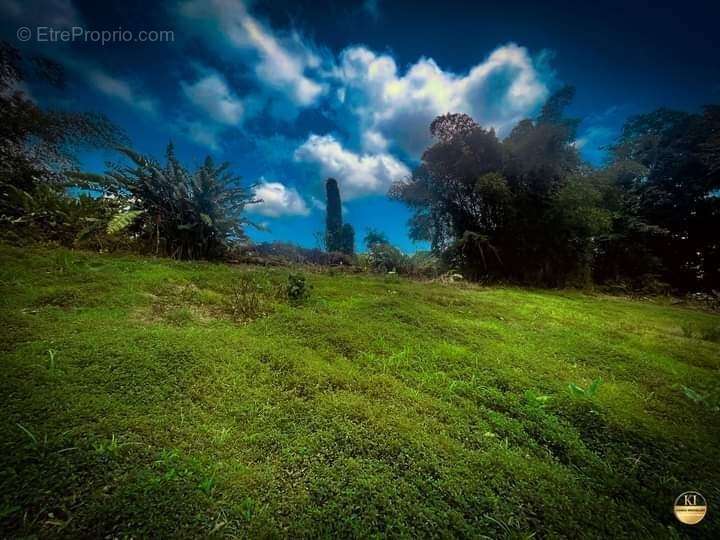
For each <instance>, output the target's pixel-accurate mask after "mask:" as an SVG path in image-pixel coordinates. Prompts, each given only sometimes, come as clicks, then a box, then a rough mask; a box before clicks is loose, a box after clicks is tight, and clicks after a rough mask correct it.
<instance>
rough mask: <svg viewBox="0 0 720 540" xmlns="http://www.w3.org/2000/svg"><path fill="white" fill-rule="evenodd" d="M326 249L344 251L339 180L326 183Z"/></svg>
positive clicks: (329, 179)
mask: <svg viewBox="0 0 720 540" xmlns="http://www.w3.org/2000/svg"><path fill="white" fill-rule="evenodd" d="M325 193H326V198H327V200H326V214H325V249H327V250H328V251H343V222H342V202H341V200H340V190H339V188H338V184H337V180H335V179H334V178H328V179H327V181H326V182H325Z"/></svg>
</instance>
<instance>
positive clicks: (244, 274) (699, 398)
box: [0, 246, 720, 538]
mask: <svg viewBox="0 0 720 540" xmlns="http://www.w3.org/2000/svg"><path fill="white" fill-rule="evenodd" d="M289 272H290V270H288V269H283V268H273V269H264V268H253V267H244V266H227V265H223V264H210V263H179V262H173V261H170V260H153V259H143V258H139V257H133V256H114V255H93V254H88V253H81V252H72V251H68V250H61V249H50V248H30V249H16V248H12V247H7V246H0V288H1V291H2V292H1V295H0V325H1V329H0V362H1V365H2V377H1V378H0V400H1V401H0V402H1V403H2V405H1V407H2V415H0V449H1V450H0V453H1V457H0V531H2V533H3V534H2V536H7V535H21V534H39V535H41V536H68V537H77V536H92V537H101V536H102V537H104V536H106V535H113V536H115V535H117V536H122V535H133V536H135V537H144V536H149V535H151V536H155V537H167V536H173V537H177V536H207V535H217V536H225V535H230V536H244V537H247V536H249V537H257V536H261V537H267V536H270V537H273V536H290V537H303V536H313V537H317V536H333V537H338V536H340V537H348V536H350V537H352V536H355V537H367V536H370V535H381V536H385V535H389V536H392V537H417V536H424V537H427V536H456V537H479V536H481V535H487V536H489V537H513V538H515V537H517V538H523V537H529V536H531V535H532V534H533V533H535V534H536V537H538V538H546V537H557V536H568V537H576V538H577V537H605V538H609V537H623V536H626V537H636V538H637V537H645V538H650V537H656V538H662V537H669V538H671V537H677V535H678V534H679V535H681V536H684V535H686V534H689V529H688V528H687V527H684V526H681V525H680V524H679V523H678V522H677V521H676V520H675V518H674V517H673V515H672V512H671V506H672V502H673V500H674V498H675V497H676V496H677V495H679V494H680V493H681V492H683V491H686V490H688V489H695V490H698V491H700V492H701V493H703V494H704V495H705V497H706V499H707V500H708V501H717V500H720V465H718V464H719V463H720V449H718V441H720V412H718V404H719V403H720V343H719V342H718V340H719V339H720V336H719V334H720V316H717V315H713V314H709V313H704V312H700V311H695V310H690V309H687V308H682V307H673V306H670V305H669V304H668V303H667V302H665V303H664V302H661V301H652V302H651V301H645V302H638V301H630V300H626V299H621V298H617V297H608V296H602V295H590V294H583V293H580V292H568V291H541V290H527V289H519V288H500V287H497V288H496V287H491V288H485V287H479V286H471V285H457V284H456V285H451V284H441V283H421V282H414V281H409V280H405V279H399V278H397V277H373V276H367V275H352V274H344V273H329V272H323V273H320V272H315V271H311V270H308V269H304V270H303V273H304V274H305V276H306V278H307V282H308V284H309V285H310V286H311V287H312V288H311V290H310V294H309V296H308V298H307V299H306V300H304V301H300V302H288V301H287V300H286V299H284V297H283V295H282V290H283V289H282V286H283V284H285V283H287V280H288V274H289ZM597 379H602V382H601V383H600V385H599V387H598V390H597V393H596V394H595V395H583V393H582V392H581V391H579V390H577V391H575V393H572V392H571V391H570V390H569V388H568V385H569V384H571V383H573V384H575V385H577V386H578V387H579V388H580V389H586V388H588V387H589V385H590V384H591V383H592V381H594V380H597ZM711 505H712V502H711ZM716 513H717V509H713V508H711V512H710V515H709V517H708V518H706V520H705V521H704V522H703V523H702V524H701V525H699V526H698V527H696V528H694V529H693V530H692V531H691V532H692V534H693V535H694V536H701V537H707V538H710V537H715V538H717V537H718V536H720V521H718V517H717V516H716V515H713V514H716Z"/></svg>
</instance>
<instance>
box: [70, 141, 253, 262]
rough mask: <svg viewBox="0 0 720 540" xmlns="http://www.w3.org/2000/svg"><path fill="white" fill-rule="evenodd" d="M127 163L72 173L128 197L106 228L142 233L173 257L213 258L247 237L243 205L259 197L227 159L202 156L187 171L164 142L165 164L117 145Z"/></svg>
mask: <svg viewBox="0 0 720 540" xmlns="http://www.w3.org/2000/svg"><path fill="white" fill-rule="evenodd" d="M121 152H122V153H123V154H124V155H125V156H126V157H127V158H129V160H130V165H122V166H116V167H114V168H113V169H112V170H110V171H109V172H108V173H106V174H105V175H96V174H89V173H77V174H75V175H73V177H74V179H75V180H76V182H77V184H78V185H80V186H83V187H86V188H90V189H93V190H96V191H101V192H103V193H105V194H107V195H112V196H113V197H114V198H118V199H122V200H125V201H127V205H128V206H129V209H127V210H126V211H124V212H122V213H120V214H118V215H116V216H115V217H114V218H113V219H112V220H111V221H110V224H109V226H108V229H109V230H110V232H113V233H117V232H120V231H121V230H123V229H128V230H129V231H130V232H132V233H133V234H135V235H136V236H139V237H140V238H142V239H144V240H145V242H146V243H147V244H148V245H149V246H151V247H152V248H153V250H154V251H155V252H156V253H163V254H165V255H168V256H171V257H174V258H178V259H197V258H217V257H220V256H222V255H223V254H224V253H225V252H226V250H227V249H228V248H229V247H231V246H232V245H234V244H238V243H241V242H243V241H245V240H246V235H245V231H244V226H245V225H248V224H250V225H252V223H250V222H249V221H248V220H247V219H246V218H245V217H244V215H243V211H244V209H245V206H246V205H248V204H253V203H255V202H259V201H257V200H256V199H254V198H253V197H252V196H251V195H250V192H249V190H247V189H246V188H245V187H244V186H242V185H241V183H240V178H239V177H237V176H236V175H234V174H233V173H231V172H230V170H229V167H230V165H229V164H228V163H223V164H221V165H216V164H215V163H214V162H213V160H212V158H210V157H208V158H206V160H205V162H204V163H203V165H201V166H200V167H198V168H197V169H196V170H194V171H188V170H187V169H186V168H185V167H183V166H182V165H181V164H180V162H179V161H178V160H177V158H176V157H175V152H174V149H173V146H172V144H169V145H168V148H167V155H166V162H165V165H161V164H160V163H158V162H156V161H154V160H152V159H150V158H147V157H145V156H142V155H140V154H137V153H136V152H134V151H132V150H130V149H126V148H124V149H121Z"/></svg>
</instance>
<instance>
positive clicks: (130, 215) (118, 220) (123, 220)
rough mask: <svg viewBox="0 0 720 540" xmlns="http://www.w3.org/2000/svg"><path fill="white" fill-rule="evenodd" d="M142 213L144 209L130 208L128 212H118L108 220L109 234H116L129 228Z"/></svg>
mask: <svg viewBox="0 0 720 540" xmlns="http://www.w3.org/2000/svg"><path fill="white" fill-rule="evenodd" d="M142 213H143V211H142V210H128V211H126V212H118V213H117V214H115V215H114V216H113V217H112V219H111V220H110V221H109V222H108V225H107V232H108V234H116V233H119V232H120V231H122V230H123V229H127V228H128V227H129V226H130V225H131V224H132V222H133V221H135V219H136V218H137V217H139V216H141V215H142Z"/></svg>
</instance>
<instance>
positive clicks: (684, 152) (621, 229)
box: [598, 105, 720, 290]
mask: <svg viewBox="0 0 720 540" xmlns="http://www.w3.org/2000/svg"><path fill="white" fill-rule="evenodd" d="M718 133H720V106H717V105H714V106H708V107H706V108H705V109H704V111H703V112H702V113H701V114H690V113H684V112H678V111H671V110H667V109H659V110H657V111H654V112H652V113H649V114H644V115H640V116H637V117H634V118H631V119H630V120H628V122H627V123H626V124H625V126H624V128H623V131H622V134H621V135H620V137H619V139H618V141H617V142H616V143H615V144H614V145H613V147H612V148H611V161H610V163H609V165H608V166H607V168H606V170H605V171H604V172H605V174H607V175H608V176H609V177H610V182H611V185H612V192H611V194H612V197H613V199H614V202H615V205H614V206H613V208H612V209H613V211H614V213H615V219H614V222H613V227H612V232H611V236H610V237H608V238H607V239H606V241H605V245H604V246H603V251H602V252H601V253H600V257H599V264H598V279H599V280H606V279H612V278H614V277H617V275H618V274H625V275H627V276H629V277H631V278H636V277H637V276H639V275H642V274H657V275H658V276H659V277H660V279H662V280H663V281H666V282H668V283H670V284H672V285H673V286H674V287H676V288H679V289H684V290H688V289H693V288H697V287H702V288H705V289H707V290H710V289H713V288H719V287H720V239H719V238H718V235H717V233H716V231H717V230H718V228H720V137H718V135H717V134H718Z"/></svg>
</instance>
